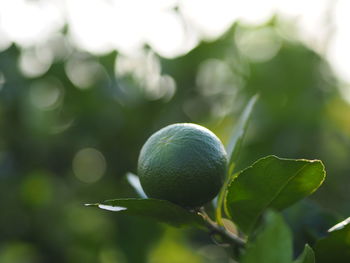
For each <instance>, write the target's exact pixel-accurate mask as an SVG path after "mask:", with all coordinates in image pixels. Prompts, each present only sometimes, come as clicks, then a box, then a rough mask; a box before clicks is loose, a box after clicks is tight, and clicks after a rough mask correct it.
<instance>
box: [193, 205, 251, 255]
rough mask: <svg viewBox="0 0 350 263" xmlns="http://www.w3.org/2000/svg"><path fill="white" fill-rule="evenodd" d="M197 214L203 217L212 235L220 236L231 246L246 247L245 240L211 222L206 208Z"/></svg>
mask: <svg viewBox="0 0 350 263" xmlns="http://www.w3.org/2000/svg"><path fill="white" fill-rule="evenodd" d="M197 212H198V214H200V215H201V216H202V217H203V219H204V221H205V222H206V224H207V227H208V229H209V230H210V231H211V232H212V233H214V234H218V235H220V236H221V237H222V238H223V239H224V240H226V241H227V242H229V243H230V244H231V245H235V246H236V247H238V248H243V247H244V246H245V244H246V242H245V240H243V239H242V238H240V237H238V236H237V235H235V234H233V233H231V232H229V231H227V230H226V229H225V228H224V227H222V226H219V225H218V224H217V223H215V222H214V221H213V220H211V218H210V217H209V216H208V215H207V213H206V212H205V210H204V208H200V209H199V210H198V211H197Z"/></svg>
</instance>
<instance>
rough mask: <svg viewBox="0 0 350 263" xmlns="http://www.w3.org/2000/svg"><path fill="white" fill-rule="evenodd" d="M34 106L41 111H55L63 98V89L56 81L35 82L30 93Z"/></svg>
mask: <svg viewBox="0 0 350 263" xmlns="http://www.w3.org/2000/svg"><path fill="white" fill-rule="evenodd" d="M29 98H30V101H31V103H32V105H33V106H35V107H36V108H38V109H40V110H52V109H55V108H56V107H57V106H58V105H59V102H60V101H61V99H62V98H63V87H62V86H61V83H60V82H59V81H58V80H56V79H44V80H38V81H37V82H34V83H33V84H32V85H31V87H30V91H29Z"/></svg>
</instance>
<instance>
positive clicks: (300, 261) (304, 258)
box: [294, 244, 315, 263]
mask: <svg viewBox="0 0 350 263" xmlns="http://www.w3.org/2000/svg"><path fill="white" fill-rule="evenodd" d="M294 263H315V253H314V251H313V250H312V248H311V247H310V246H309V245H308V244H306V245H305V248H304V251H303V253H302V254H301V255H300V256H299V257H298V258H297V259H296V260H295V261H294Z"/></svg>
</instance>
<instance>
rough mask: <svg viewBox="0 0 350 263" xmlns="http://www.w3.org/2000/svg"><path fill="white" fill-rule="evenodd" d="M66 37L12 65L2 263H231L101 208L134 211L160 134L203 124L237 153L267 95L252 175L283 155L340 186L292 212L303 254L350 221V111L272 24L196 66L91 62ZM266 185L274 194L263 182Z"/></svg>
mask: <svg viewBox="0 0 350 263" xmlns="http://www.w3.org/2000/svg"><path fill="white" fill-rule="evenodd" d="M67 30H69V27H68V28H64V30H63V31H62V37H61V38H57V39H53V40H51V42H50V43H49V44H48V45H47V46H48V47H49V48H50V50H51V51H52V54H53V57H52V60H51V62H50V63H49V65H47V64H45V63H41V62H40V61H41V60H40V58H42V57H43V58H45V54H46V53H45V52H46V50H45V49H44V48H40V47H36V48H21V47H19V46H17V45H15V44H12V45H10V46H9V47H7V48H5V49H3V50H2V51H1V52H0V262H2V263H19V262H26V263H37V262H84V263H89V262H100V263H116V262H118V263H119V262H121V263H126V262H137V263H142V262H150V263H156V262H166V263H173V262H174V263H175V262H179V263H181V262H194V263H196V262H198V263H200V262H232V261H230V259H229V258H228V257H227V255H226V253H225V251H224V249H223V248H221V247H218V246H216V245H215V244H214V243H213V242H212V240H211V239H210V237H209V235H207V234H206V233H202V232H198V231H196V230H193V229H174V228H171V227H168V226H164V225H161V224H157V223H156V222H153V221H150V220H147V219H142V218H135V217H125V216H119V215H116V214H113V213H111V212H107V211H100V210H96V209H93V208H86V207H84V206H83V204H84V203H93V202H97V201H102V200H106V199H111V198H117V197H135V196H136V193H135V192H134V190H133V189H132V188H131V186H129V184H128V183H127V181H126V179H125V174H126V173H127V172H128V171H131V172H134V173H135V172H136V164H137V158H138V153H139V150H140V148H141V146H142V145H143V143H144V142H145V140H146V139H147V138H148V136H150V135H151V134H152V133H153V132H154V131H156V130H158V129H160V128H162V127H163V126H165V125H167V124H170V123H175V122H194V123H198V124H201V125H204V126H206V127H208V128H209V129H211V130H212V131H214V132H215V133H216V134H217V135H218V136H219V137H220V138H221V139H222V140H223V142H224V143H225V142H227V139H228V136H229V131H230V129H231V127H232V126H233V125H235V122H236V121H237V117H238V116H239V114H240V111H241V110H242V108H243V106H244V104H245V103H246V102H247V100H248V98H249V97H251V96H252V95H254V94H256V93H259V94H260V100H259V102H258V104H257V107H256V109H255V111H254V114H253V118H252V120H251V122H250V126H249V130H248V134H247V136H246V140H245V143H244V147H243V152H242V156H241V159H240V161H241V162H240V166H241V167H242V168H243V167H245V166H247V165H249V164H250V163H252V162H253V161H255V160H256V159H257V158H260V157H263V156H265V155H269V154H275V155H278V156H280V157H286V158H308V159H313V158H317V159H321V160H323V162H324V163H325V166H326V169H327V173H328V177H327V180H326V182H325V183H324V185H323V186H322V188H321V190H319V191H318V192H317V193H316V194H314V195H313V196H312V199H311V200H307V201H304V202H301V203H300V204H298V205H296V206H294V207H292V208H290V209H288V210H287V211H285V217H286V219H287V221H288V223H289V224H290V225H291V227H292V229H293V231H294V234H295V249H296V253H297V252H298V251H300V248H301V247H302V246H303V245H304V242H309V243H312V242H314V240H315V238H316V237H319V236H322V235H323V234H324V233H325V231H326V230H327V229H328V228H329V227H330V226H332V225H333V223H335V222H336V221H337V220H339V219H342V218H344V217H346V216H347V215H349V213H350V208H349V205H348V204H349V202H350V198H349V194H348V189H349V184H350V177H349V172H350V167H349V158H350V126H349V124H350V120H349V116H350V107H349V104H348V103H347V102H346V101H345V100H344V99H343V97H342V96H341V93H340V91H339V86H340V84H339V81H338V80H337V78H336V77H335V76H334V74H333V72H332V69H331V68H330V66H329V65H328V63H327V62H326V60H325V59H324V57H323V55H322V54H320V53H317V52H315V51H313V50H311V49H310V48H308V47H306V46H305V45H304V44H303V43H302V42H301V41H299V40H298V39H297V38H290V37H287V36H286V34H284V33H283V32H286V31H292V32H293V25H291V24H288V23H286V22H285V21H283V20H280V19H278V18H277V17H273V18H272V19H270V20H269V21H268V22H267V23H264V24H262V25H259V26H246V25H243V24H240V23H235V24H233V25H232V26H231V27H230V28H229V30H227V31H226V32H225V33H224V34H223V35H222V36H220V37H218V38H216V39H214V40H210V41H204V40H203V41H201V42H200V43H199V44H198V45H197V46H196V47H195V48H193V49H192V50H191V51H190V52H189V53H187V54H185V55H182V56H179V57H176V58H172V59H169V58H164V57H161V56H159V55H157V53H155V52H154V51H153V50H152V48H150V47H149V46H145V47H144V48H143V49H142V51H141V52H138V53H137V54H136V53H135V54H133V55H131V56H130V55H128V56H127V55H124V54H123V53H119V52H117V51H114V52H111V53H108V54H104V55H100V56H98V55H93V54H90V53H88V52H84V51H82V50H79V49H77V48H76V47H74V46H73V45H71V44H70V42H69V41H67V38H66V35H65V33H66V32H67ZM262 183H264V182H262Z"/></svg>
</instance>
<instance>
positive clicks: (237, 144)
mask: <svg viewBox="0 0 350 263" xmlns="http://www.w3.org/2000/svg"><path fill="white" fill-rule="evenodd" d="M258 97H259V96H258V95H255V96H253V97H252V98H251V99H250V100H249V102H248V103H247V106H246V107H245V109H244V110H243V112H242V114H241V116H240V118H239V120H238V123H237V124H236V126H235V127H234V128H233V130H232V134H231V139H230V142H229V144H228V145H227V147H226V148H227V149H226V151H227V153H228V160H229V163H228V173H227V178H226V181H225V183H224V186H223V187H222V190H221V192H220V194H219V197H218V204H217V208H216V220H217V221H218V223H219V224H220V225H222V213H221V212H222V206H223V202H224V198H225V195H226V188H227V185H228V184H229V182H230V181H231V179H232V172H233V169H234V166H235V162H236V160H237V158H238V153H239V150H240V148H241V145H242V141H243V137H244V134H245V131H246V129H247V126H248V121H249V118H250V116H251V113H252V111H253V108H254V105H255V103H256V101H257V99H258Z"/></svg>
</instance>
